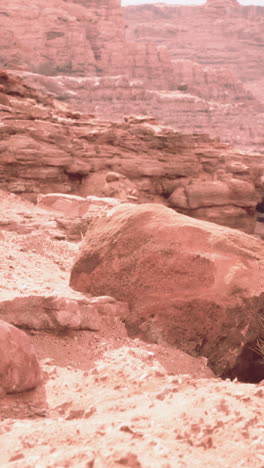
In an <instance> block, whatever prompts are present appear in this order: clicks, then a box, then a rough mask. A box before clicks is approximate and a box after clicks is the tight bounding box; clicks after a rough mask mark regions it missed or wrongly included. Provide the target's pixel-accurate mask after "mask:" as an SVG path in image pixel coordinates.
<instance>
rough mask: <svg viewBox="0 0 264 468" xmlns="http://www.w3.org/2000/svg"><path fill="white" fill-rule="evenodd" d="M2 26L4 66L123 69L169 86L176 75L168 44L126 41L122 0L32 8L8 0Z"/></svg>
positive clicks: (106, 72)
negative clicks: (161, 45)
mask: <svg viewBox="0 0 264 468" xmlns="http://www.w3.org/2000/svg"><path fill="white" fill-rule="evenodd" d="M0 28H1V31H2V34H1V38H0V48H1V55H0V67H5V68H10V69H16V70H19V71H31V72H34V73H38V74H40V75H48V76H49V75H58V74H62V75H73V76H74V75H75V76H84V77H89V76H99V77H100V76H112V75H115V76H117V75H124V76H127V77H130V78H132V79H133V78H135V79H139V78H140V79H143V80H146V82H148V83H149V84H150V85H151V86H154V87H155V86H156V87H157V86H158V87H160V88H165V89H166V88H167V87H168V86H169V83H170V82H171V80H172V74H171V73H168V72H169V69H172V64H171V62H170V58H169V56H168V53H167V51H166V50H164V49H161V50H159V48H156V47H155V46H153V45H152V44H133V43H127V41H126V38H125V24H124V21H123V16H122V11H121V5H120V0H99V1H92V2H90V1H89V2H86V1H82V0H79V1H74V0H71V1H67V2H65V1H63V0H59V1H57V2H56V5H55V4H54V2H53V1H52V0H49V2H47V1H46V0H35V1H34V4H33V5H32V6H31V8H30V11H29V10H28V8H24V7H23V5H21V2H20V1H19V0H12V1H11V0H8V1H7V2H5V5H3V6H2V7H1V14H0ZM32 45H33V46H32ZM18 51H19V53H18ZM86 99H87V96H86Z"/></svg>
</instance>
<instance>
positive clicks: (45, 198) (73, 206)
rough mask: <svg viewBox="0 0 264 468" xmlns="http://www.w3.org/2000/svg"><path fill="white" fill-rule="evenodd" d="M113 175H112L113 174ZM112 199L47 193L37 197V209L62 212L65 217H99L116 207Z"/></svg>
mask: <svg viewBox="0 0 264 468" xmlns="http://www.w3.org/2000/svg"><path fill="white" fill-rule="evenodd" d="M113 174H114V173H113ZM118 204H119V201H118V200H116V199H114V198H98V197H93V196H90V197H86V198H84V197H79V196H77V195H66V194H63V193H48V194H46V195H40V196H39V197H38V207H39V208H43V209H51V210H55V211H60V212H62V213H63V214H64V215H65V216H72V217H74V216H79V217H82V216H84V215H89V214H90V215H92V214H93V215H94V216H96V215H100V214H102V212H106V211H107V210H109V209H111V208H113V207H114V206H116V205H118Z"/></svg>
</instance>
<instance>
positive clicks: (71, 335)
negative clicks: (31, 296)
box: [0, 193, 264, 468]
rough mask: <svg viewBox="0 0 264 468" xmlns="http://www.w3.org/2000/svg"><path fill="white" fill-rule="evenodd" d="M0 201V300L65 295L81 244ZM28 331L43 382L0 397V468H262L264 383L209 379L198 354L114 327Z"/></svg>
mask: <svg viewBox="0 0 264 468" xmlns="http://www.w3.org/2000/svg"><path fill="white" fill-rule="evenodd" d="M2 195H3V193H2ZM3 199H4V202H3V204H2V213H3V217H5V218H7V217H8V216H9V220H10V223H9V225H7V224H5V228H4V229H5V230H4V229H3V225H2V226H1V228H2V231H0V235H1V237H0V248H1V272H2V276H1V291H2V293H3V296H2V294H1V296H2V297H4V298H6V297H7V295H8V294H13V295H15V294H21V291H23V285H25V287H26V288H28V289H29V290H30V289H31V288H33V289H34V291H35V292H38V293H39V294H42V293H43V292H45V290H46V289H48V290H49V291H50V290H52V289H53V288H54V289H55V290H57V288H60V291H61V292H63V290H64V289H65V290H66V289H67V288H68V285H67V281H68V276H69V269H70V265H71V263H72V262H73V258H74V255H75V252H76V251H77V249H78V247H79V246H78V244H73V243H68V242H66V241H58V240H56V239H55V240H54V238H53V237H52V235H53V234H54V231H53V230H52V229H53V228H52V229H51V227H50V226H49V229H47V226H46V223H47V220H49V221H50V220H51V219H50V217H52V214H51V213H46V214H45V212H44V211H38V210H37V209H33V208H34V207H33V205H30V204H28V203H25V202H21V201H20V200H19V199H18V198H17V197H13V196H7V195H6V197H3ZM4 204H5V209H3V207H4ZM29 214H31V216H29ZM11 221H13V223H12V222H11ZM15 221H16V222H15ZM33 225H34V229H35V230H36V229H37V232H32V230H33V228H32V226H33ZM6 229H9V231H7V230H6ZM25 229H26V231H27V233H26V234H25ZM54 229H55V227H54ZM32 239H35V241H34V242H32ZM120 330H122V331H120ZM27 333H28V334H29V335H30V336H31V338H32V341H33V343H34V345H35V348H36V352H37V355H38V357H39V359H40V362H41V366H42V370H43V383H42V385H41V386H40V387H38V388H37V389H36V390H33V391H30V392H26V393H21V394H17V395H7V396H5V397H4V398H2V399H1V400H0V437H1V453H0V464H1V466H3V467H12V468H33V467H34V468H36V467H37V468H48V467H93V468H117V467H122V466H127V467H131V468H140V467H143V468H161V467H162V468H174V467H190V466H195V467H197V468H200V467H201V468H202V467H203V468H204V467H205V466H208V467H209V466H212V463H213V464H214V465H215V466H217V467H223V468H224V467H225V468H226V467H230V468H231V467H232V468H233V467H234V466H237V467H243V466H244V467H247V468H248V467H249V468H251V467H252V468H253V467H254V468H256V467H257V468H261V467H263V466H264V450H263V448H264V447H263V415H264V412H263V397H264V381H262V382H260V383H259V384H258V385H253V384H244V383H239V382H237V381H233V382H231V381H230V380H226V381H223V380H221V379H219V378H214V377H213V376H212V374H211V373H210V370H209V369H208V368H206V360H205V359H204V358H200V360H195V359H193V358H189V357H188V356H187V355H185V354H184V353H182V352H180V351H177V350H175V349H173V348H170V347H163V346H162V345H152V344H146V343H143V342H141V341H140V340H138V339H135V340H132V339H130V338H128V336H127V334H126V330H125V328H124V327H121V328H120V327H119V328H117V327H116V326H115V324H114V323H113V326H107V327H105V328H104V329H102V330H100V331H98V332H89V331H67V332H63V333H62V332H60V333H59V332H58V333H51V332H46V331H28V332H27ZM190 359H191V360H192V361H190ZM206 376H207V378H206Z"/></svg>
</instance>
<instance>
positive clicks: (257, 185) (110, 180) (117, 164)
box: [0, 72, 264, 232]
mask: <svg viewBox="0 0 264 468" xmlns="http://www.w3.org/2000/svg"><path fill="white" fill-rule="evenodd" d="M0 102H1V104H0V120H1V126H0V133H1V142H0V154H1V163H0V186H1V188H2V189H4V190H7V191H10V192H15V193H18V194H21V195H22V196H23V197H25V198H28V199H29V200H33V201H36V199H37V196H38V195H39V194H41V193H49V192H62V193H68V194H71V193H74V194H78V195H81V196H84V197H86V196H88V195H96V196H101V197H102V196H103V197H115V198H118V199H120V200H121V201H132V202H135V203H142V202H146V201H154V202H158V203H162V204H165V205H168V206H171V207H173V208H174V209H176V210H177V211H180V212H182V213H184V214H188V215H190V216H193V217H198V218H201V219H207V220H210V221H213V222H216V223H219V224H225V225H228V226H231V227H235V228H238V229H242V230H244V231H246V232H253V231H254V227H255V213H256V206H257V204H258V202H260V201H261V200H262V196H263V186H262V185H263V179H262V176H263V174H264V165H263V158H262V157H261V156H260V155H257V154H250V153H245V152H241V151H239V150H236V149H234V148H232V147H231V146H228V145H225V144H223V143H220V142H219V141H218V140H216V139H214V140H212V139H210V138H209V137H208V136H207V135H197V134H190V135H185V134H182V133H179V132H176V131H175V130H173V129H171V128H166V127H162V126H159V125H157V123H156V122H155V120H153V119H151V118H150V117H149V118H147V117H145V118H144V117H142V118H139V117H129V118H126V119H125V121H124V120H123V122H116V123H115V122H111V121H106V120H98V119H95V118H93V116H91V115H90V116H89V115H86V114H81V113H77V112H72V111H70V110H69V109H67V107H66V106H65V105H64V104H62V103H60V102H59V101H56V100H54V99H53V98H52V97H49V96H47V95H45V94H44V93H43V94H41V93H40V92H39V91H36V90H34V89H33V88H31V87H29V86H28V85H26V84H25V83H24V82H23V80H22V79H19V78H17V77H16V76H12V75H10V74H7V73H5V72H1V75H0Z"/></svg>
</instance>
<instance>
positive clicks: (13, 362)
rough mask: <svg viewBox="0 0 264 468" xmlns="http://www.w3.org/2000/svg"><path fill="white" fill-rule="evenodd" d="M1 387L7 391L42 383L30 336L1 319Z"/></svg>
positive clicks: (15, 390)
mask: <svg viewBox="0 0 264 468" xmlns="http://www.w3.org/2000/svg"><path fill="white" fill-rule="evenodd" d="M0 352H1V361H0V388H1V387H2V389H3V390H4V391H5V392H6V393H18V392H24V391H26V390H31V389H33V388H35V387H37V386H38V385H39V384H40V383H41V373H40V367H39V364H38V360H37V357H36V354H35V350H34V348H33V345H32V344H31V341H30V338H29V337H28V336H27V335H26V334H25V333H24V332H22V331H20V330H18V329H17V328H15V327H13V326H12V325H10V324H8V323H6V322H4V321H2V320H0Z"/></svg>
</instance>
